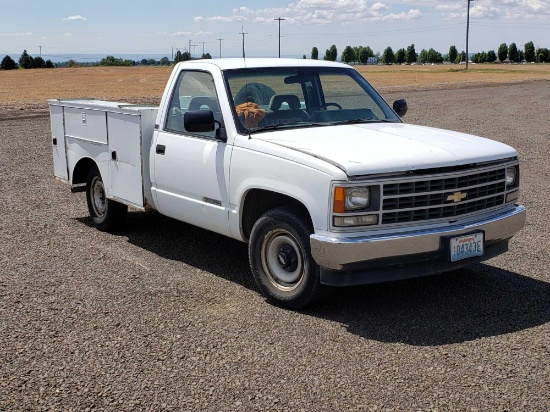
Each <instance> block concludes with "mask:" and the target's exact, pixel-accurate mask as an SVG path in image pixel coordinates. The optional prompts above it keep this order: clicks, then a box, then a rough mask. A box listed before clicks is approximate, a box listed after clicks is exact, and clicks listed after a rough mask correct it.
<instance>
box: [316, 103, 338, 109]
mask: <svg viewBox="0 0 550 412" xmlns="http://www.w3.org/2000/svg"><path fill="white" fill-rule="evenodd" d="M329 106H334V107H336V108H338V110H342V106H340V105H339V104H338V103H325V104H323V105H322V106H321V109H325V110H326V109H327V107H329Z"/></svg>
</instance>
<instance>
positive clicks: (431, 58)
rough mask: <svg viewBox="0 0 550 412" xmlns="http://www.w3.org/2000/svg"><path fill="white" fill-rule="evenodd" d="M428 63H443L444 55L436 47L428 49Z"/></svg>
mask: <svg viewBox="0 0 550 412" xmlns="http://www.w3.org/2000/svg"><path fill="white" fill-rule="evenodd" d="M427 58H428V63H442V62H443V56H442V55H441V53H439V52H438V51H435V50H434V49H430V50H428V54H427Z"/></svg>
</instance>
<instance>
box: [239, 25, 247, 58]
mask: <svg viewBox="0 0 550 412" xmlns="http://www.w3.org/2000/svg"><path fill="white" fill-rule="evenodd" d="M239 34H242V35H243V59H244V58H245V54H244V35H245V34H248V33H245V32H244V26H241V32H240V33H239Z"/></svg>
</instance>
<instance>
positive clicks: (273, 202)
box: [241, 189, 313, 239]
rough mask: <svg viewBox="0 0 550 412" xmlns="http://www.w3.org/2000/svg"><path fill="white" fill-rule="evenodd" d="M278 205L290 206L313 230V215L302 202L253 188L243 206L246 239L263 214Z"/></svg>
mask: <svg viewBox="0 0 550 412" xmlns="http://www.w3.org/2000/svg"><path fill="white" fill-rule="evenodd" d="M276 207H288V208H289V209H292V210H293V211H294V213H296V214H297V215H298V216H300V217H301V218H302V219H304V223H305V224H306V225H307V226H308V227H309V228H310V229H311V230H313V222H312V220H311V215H310V214H309V211H308V210H307V208H306V207H305V206H304V204H303V203H302V202H300V201H299V200H296V199H294V198H292V197H290V196H287V195H283V194H281V193H276V192H270V191H269V190H263V189H252V190H250V191H249V192H248V193H247V194H246V197H245V200H244V206H243V208H242V217H241V226H242V231H243V235H244V237H245V238H246V239H248V238H249V237H250V232H251V231H252V227H253V226H254V223H256V221H257V220H258V219H259V218H260V216H261V215H263V214H264V213H265V212H267V211H268V210H271V209H274V208H276Z"/></svg>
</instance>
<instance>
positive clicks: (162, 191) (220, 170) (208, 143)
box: [151, 132, 232, 236]
mask: <svg viewBox="0 0 550 412" xmlns="http://www.w3.org/2000/svg"><path fill="white" fill-rule="evenodd" d="M156 145H164V146H165V147H166V150H165V154H164V155H160V154H156V153H154V152H153V151H151V153H152V155H153V156H155V161H154V165H155V186H156V187H155V194H156V202H157V206H158V210H159V211H160V212H161V213H162V214H164V215H166V216H170V217H173V218H175V219H178V220H182V221H184V222H187V223H191V224H193V225H196V226H199V227H202V228H205V229H208V230H212V231H213V232H217V233H221V234H224V235H228V236H229V235H230V231H229V221H228V219H229V216H228V215H229V195H228V185H229V163H230V160H231V151H232V146H228V145H227V144H225V143H222V142H218V141H216V140H214V139H204V138H198V137H193V136H185V135H177V134H173V133H164V132H159V133H158V135H157V138H156V142H155V146H156ZM153 150H154V149H153ZM153 153H154V154H153ZM205 198H207V200H205Z"/></svg>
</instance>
